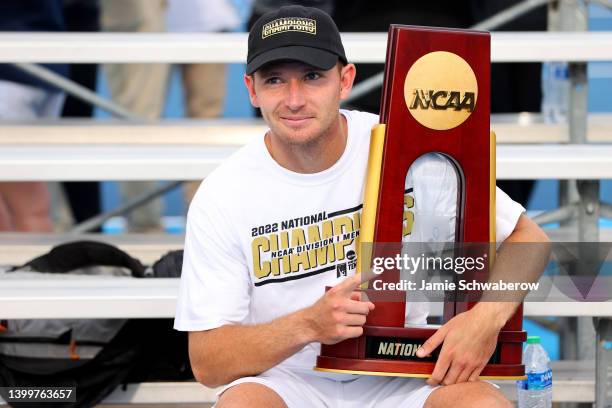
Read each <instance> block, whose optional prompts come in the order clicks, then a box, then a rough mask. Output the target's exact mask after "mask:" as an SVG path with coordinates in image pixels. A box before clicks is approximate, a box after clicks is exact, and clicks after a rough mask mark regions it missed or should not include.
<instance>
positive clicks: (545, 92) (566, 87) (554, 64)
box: [542, 61, 570, 123]
mask: <svg viewBox="0 0 612 408" xmlns="http://www.w3.org/2000/svg"><path fill="white" fill-rule="evenodd" d="M569 92H570V82H569V75H568V69H567V62H560V61H550V62H545V63H544V64H542V115H543V116H544V122H545V123H561V122H565V121H566V120H567V110H568V104H569Z"/></svg>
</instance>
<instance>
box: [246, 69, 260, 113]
mask: <svg viewBox="0 0 612 408" xmlns="http://www.w3.org/2000/svg"><path fill="white" fill-rule="evenodd" d="M244 85H246V87H247V91H248V92H249V99H250V100H251V105H253V106H254V107H255V108H259V104H258V103H257V94H256V93H255V74H253V75H246V74H245V75H244Z"/></svg>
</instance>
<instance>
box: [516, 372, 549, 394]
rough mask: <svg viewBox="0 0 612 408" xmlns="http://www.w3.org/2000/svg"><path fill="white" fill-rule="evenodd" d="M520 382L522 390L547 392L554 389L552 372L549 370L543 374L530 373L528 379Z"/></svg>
mask: <svg viewBox="0 0 612 408" xmlns="http://www.w3.org/2000/svg"><path fill="white" fill-rule="evenodd" d="M519 382H520V384H519V387H520V388H521V389H522V390H545V389H547V388H550V387H552V371H551V370H550V369H549V370H547V371H544V372H543V373H528V374H527V379H526V380H522V381H519Z"/></svg>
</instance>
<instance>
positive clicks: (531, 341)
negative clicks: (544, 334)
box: [527, 336, 540, 344]
mask: <svg viewBox="0 0 612 408" xmlns="http://www.w3.org/2000/svg"><path fill="white" fill-rule="evenodd" d="M527 344H540V336H529V337H527Z"/></svg>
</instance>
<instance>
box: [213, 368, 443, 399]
mask: <svg viewBox="0 0 612 408" xmlns="http://www.w3.org/2000/svg"><path fill="white" fill-rule="evenodd" d="M341 378H347V377H341ZM249 382H250V383H258V384H262V385H265V386H266V387H268V388H270V389H272V390H273V391H275V392H276V393H277V394H278V395H279V396H280V397H281V398H282V399H283V401H285V404H287V407H289V408H302V407H309V408H310V407H312V408H318V407H321V408H335V407H342V408H352V407H355V408H368V407H376V408H386V407H389V408H420V407H422V406H423V405H424V404H425V400H427V397H429V395H430V394H431V393H432V391H433V390H435V389H436V388H437V387H432V386H429V385H427V384H426V383H425V380H423V379H419V378H398V377H376V376H366V375H359V376H351V377H350V379H348V380H335V379H330V378H326V377H321V376H318V375H316V374H308V373H303V372H295V371H291V370H288V369H286V368H282V367H274V368H272V369H270V370H268V371H266V372H264V373H262V374H260V375H258V376H255V377H244V378H240V379H238V380H236V381H234V382H232V383H230V384H228V385H227V386H225V387H223V388H222V389H221V391H219V392H218V393H217V395H221V394H222V393H223V392H224V391H225V390H227V389H228V388H231V387H233V386H235V385H238V384H242V383H249Z"/></svg>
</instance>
